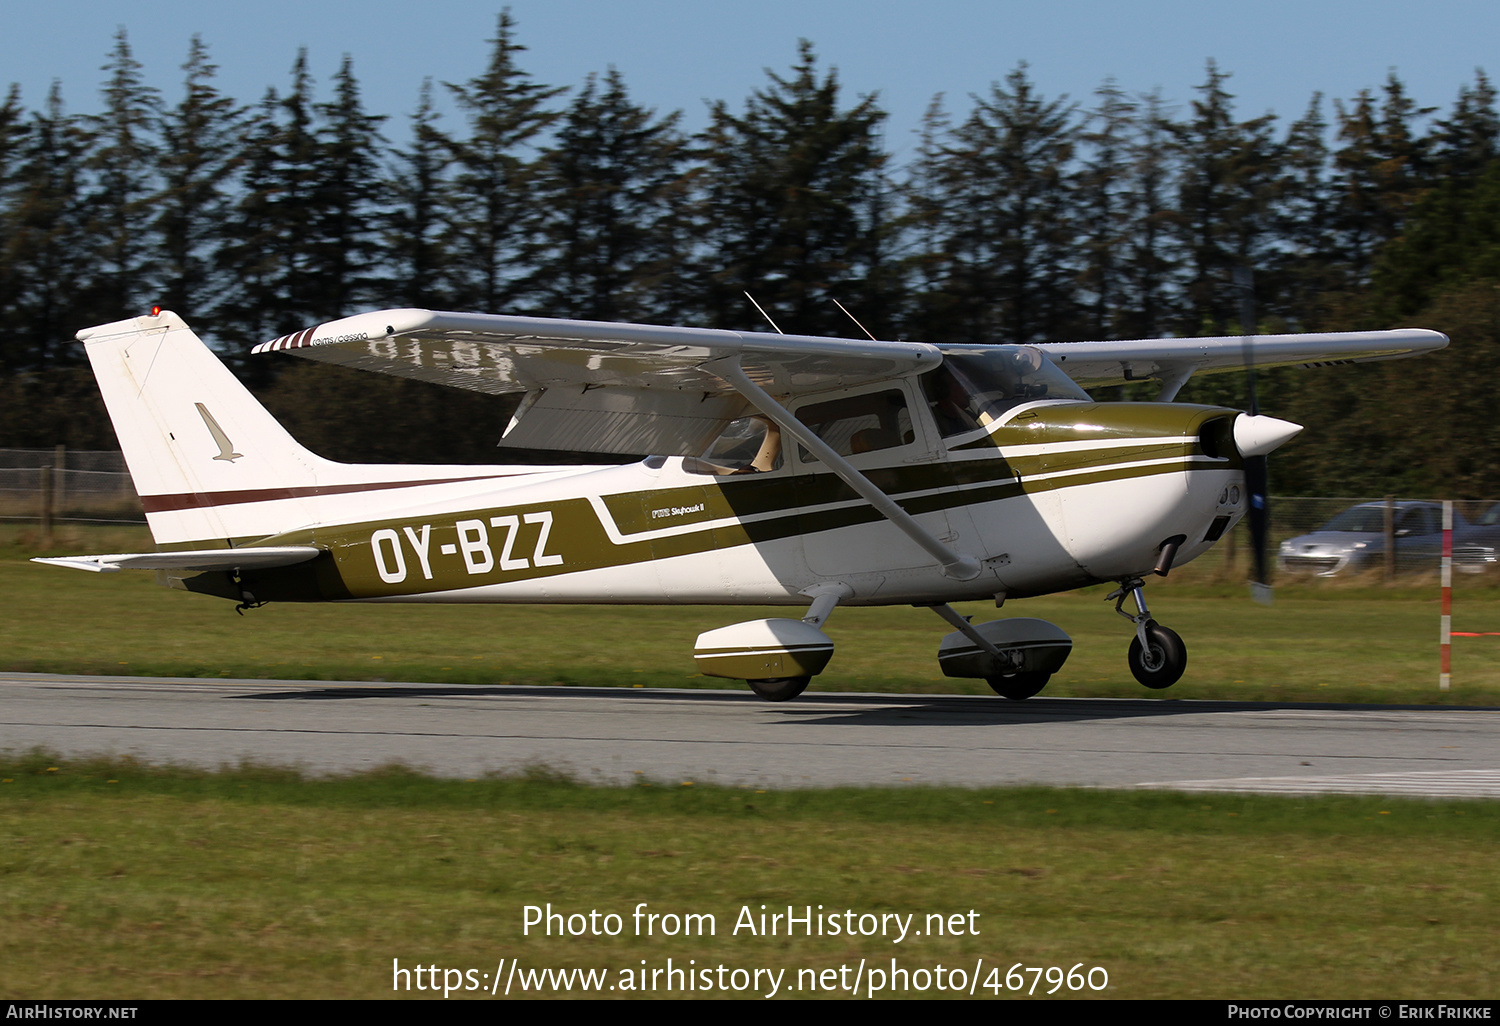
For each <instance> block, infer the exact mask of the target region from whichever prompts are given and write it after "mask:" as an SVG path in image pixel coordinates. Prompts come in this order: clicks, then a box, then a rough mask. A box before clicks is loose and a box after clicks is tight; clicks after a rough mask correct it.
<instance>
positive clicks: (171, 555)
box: [32, 545, 323, 574]
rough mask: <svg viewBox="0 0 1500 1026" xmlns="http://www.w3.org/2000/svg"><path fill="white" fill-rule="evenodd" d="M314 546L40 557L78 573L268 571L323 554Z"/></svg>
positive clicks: (35, 560)
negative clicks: (87, 571)
mask: <svg viewBox="0 0 1500 1026" xmlns="http://www.w3.org/2000/svg"><path fill="white" fill-rule="evenodd" d="M322 551H323V550H322V549H319V548H316V547H315V546H312V545H280V546H266V547H264V548H245V549H198V550H195V551H191V552H117V553H114V554H111V555H107V556H61V557H56V558H46V559H44V558H37V559H33V560H32V562H33V563H51V564H52V565H53V566H67V567H72V568H73V569H75V570H90V571H92V572H94V573H100V574H116V573H119V572H120V571H121V570H193V571H207V570H231V571H233V570H264V569H267V568H269V567H275V566H292V565H294V564H296V563H305V562H307V561H308V560H309V559H313V558H314V557H316V556H317V555H318V553H320V552H322Z"/></svg>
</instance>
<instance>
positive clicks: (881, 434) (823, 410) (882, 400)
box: [797, 388, 915, 463]
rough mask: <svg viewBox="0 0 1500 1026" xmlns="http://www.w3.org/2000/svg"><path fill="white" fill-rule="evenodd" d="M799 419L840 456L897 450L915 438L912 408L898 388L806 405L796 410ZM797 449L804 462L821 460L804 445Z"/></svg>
mask: <svg viewBox="0 0 1500 1026" xmlns="http://www.w3.org/2000/svg"><path fill="white" fill-rule="evenodd" d="M797 419H798V420H800V421H801V422H802V423H803V424H806V425H807V427H808V429H809V430H811V431H812V433H813V434H815V435H817V436H818V437H819V438H821V439H822V440H823V441H824V442H826V443H828V446H829V448H831V449H832V450H833V451H834V452H836V453H838V454H839V455H840V456H858V455H860V454H861V453H866V452H879V451H880V450H882V449H894V448H896V447H898V446H902V445H907V444H909V443H910V442H912V441H913V440H914V438H915V435H914V433H913V430H912V424H911V410H910V409H908V408H907V405H906V396H905V394H904V393H903V392H902V391H901V390H900V389H899V388H892V389H888V390H886V391H884V392H866V393H865V394H863V395H851V396H845V397H844V398H842V399H834V400H832V401H830V402H826V403H814V404H812V405H810V406H804V407H802V408H801V409H799V410H798V411H797ZM797 448H798V450H799V451H800V452H801V454H802V462H803V463H816V462H818V458H817V457H816V456H814V455H813V454H812V453H810V452H808V451H807V450H806V449H805V448H803V447H802V446H800V445H799V446H798V447H797Z"/></svg>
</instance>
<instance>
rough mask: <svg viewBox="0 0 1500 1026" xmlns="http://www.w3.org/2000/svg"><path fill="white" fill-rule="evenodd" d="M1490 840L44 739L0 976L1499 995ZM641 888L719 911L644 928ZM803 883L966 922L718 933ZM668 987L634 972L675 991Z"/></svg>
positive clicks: (913, 792)
mask: <svg viewBox="0 0 1500 1026" xmlns="http://www.w3.org/2000/svg"><path fill="white" fill-rule="evenodd" d="M1497 840H1500V806H1497V805H1496V803H1492V802H1417V801H1399V800H1387V799H1365V798H1337V799H1321V800H1313V799H1289V798H1270V797H1252V796H1214V797H1210V798H1206V797H1203V796H1187V795H1171V794H1160V793H1111V792H1087V791H1060V790H1044V789H1025V790H975V791H965V790H956V789H907V790H904V791H892V790H874V789H871V790H830V791H796V792H771V793H764V792H759V791H750V790H734V789H725V788H710V787H691V788H688V787H683V786H680V785H655V786H652V785H641V786H637V787H633V788H626V789H601V788H590V787H581V786H576V785H572V784H569V783H567V782H566V781H560V780H549V779H545V778H539V779H529V780H476V781H432V780H427V779H423V778H420V777H416V776H414V775H411V774H409V773H404V772H401V771H385V772H382V773H377V774H372V775H368V776H364V777H357V778H346V779H341V780H305V779H302V778H299V777H298V776H297V775H295V774H293V773H290V772H286V771H273V770H255V769H242V770H238V771H230V772H223V773H218V774H208V773H202V772H196V771H185V770H182V771H173V770H160V769H156V770H150V769H146V768H144V767H139V766H135V765H132V764H130V763H121V762H114V763H107V762H95V763H87V762H80V763H66V762H58V761H56V760H52V759H49V758H48V757H46V756H44V755H37V756H32V757H29V758H11V759H8V760H5V761H3V762H0V899H3V900H0V996H4V997H21V998H38V997H75V998H82V997H114V998H123V999H134V998H177V997H194V998H198V997H256V998H258V997H313V998H322V997H339V998H383V997H390V996H393V983H394V982H395V980H396V979H397V978H396V977H395V976H394V974H393V969H394V968H395V967H396V965H395V964H394V963H393V960H396V961H398V962H399V965H400V966H403V967H407V968H409V969H410V968H414V967H416V966H418V965H420V966H423V967H430V966H437V967H438V969H439V971H440V973H439V976H437V977H431V979H434V980H441V979H442V975H441V971H442V970H447V969H452V970H457V971H458V974H457V975H455V976H454V977H450V978H449V980H450V983H452V984H453V985H455V986H458V987H463V986H467V978H466V977H465V976H464V975H463V972H464V971H466V970H471V969H472V970H474V971H475V973H476V975H475V976H474V977H473V978H472V979H473V980H474V981H477V982H480V983H482V986H484V987H488V986H489V985H490V984H489V982H488V978H486V979H485V980H483V981H481V980H480V975H479V974H484V973H488V974H491V975H493V974H494V973H495V969H496V966H497V965H501V966H502V967H504V966H508V965H509V964H510V963H509V960H511V959H517V960H519V962H518V965H519V966H520V967H521V969H522V971H523V975H522V977H521V978H522V979H525V975H524V974H525V973H526V972H530V971H536V970H542V969H552V970H563V969H598V970H603V971H605V975H604V977H603V985H604V986H606V987H607V986H608V985H609V984H615V985H617V986H618V985H619V984H620V982H621V981H622V980H624V979H625V978H626V977H627V976H629V978H630V979H632V980H635V979H638V977H636V976H634V975H632V974H635V973H639V972H640V971H641V970H642V969H645V970H646V971H648V972H650V971H652V970H656V969H663V968H665V967H666V966H667V964H668V963H667V960H668V959H669V958H670V959H672V961H673V964H675V965H676V966H677V967H679V968H681V967H685V966H689V965H690V964H691V965H692V966H697V967H705V966H706V967H713V968H715V969H716V967H718V966H721V965H722V966H724V967H726V972H732V971H733V970H737V969H738V970H745V971H747V972H746V974H744V975H742V976H741V977H739V978H738V982H743V983H745V985H746V986H745V989H744V990H743V991H739V993H742V994H744V995H746V996H763V995H764V994H765V993H767V991H768V985H769V981H768V980H767V979H764V978H763V979H761V980H760V981H759V983H760V985H759V986H758V987H753V986H752V985H751V977H750V976H749V975H748V973H749V972H753V970H755V969H763V970H769V971H772V972H775V971H777V970H783V971H784V975H783V976H782V977H781V987H782V991H781V994H782V996H794V997H808V996H813V995H814V993H819V994H822V995H823V996H835V997H839V996H842V997H848V996H851V995H850V993H849V990H848V989H845V988H848V987H850V986H852V984H853V981H854V979H855V972H856V969H857V967H858V965H859V963H860V962H861V960H864V963H865V967H866V970H868V969H871V968H875V967H881V968H883V969H885V970H887V971H889V970H890V969H891V968H892V966H893V963H892V959H894V960H895V963H894V966H895V967H896V968H902V969H905V970H907V971H908V972H909V973H914V974H917V975H914V976H911V977H907V980H908V981H910V985H909V986H908V987H907V988H906V989H905V993H906V994H907V995H908V996H923V997H935V996H951V995H949V994H948V992H947V990H946V989H938V986H937V984H936V977H935V970H936V968H937V967H938V966H940V965H941V966H943V967H944V968H945V971H946V972H947V973H948V974H950V975H948V976H947V977H946V980H947V985H948V986H951V985H952V984H953V982H954V981H955V979H956V977H954V976H953V975H951V974H952V972H953V970H954V969H960V970H962V972H963V973H964V978H965V980H972V981H973V982H974V983H975V984H976V985H977V986H976V987H975V995H974V996H976V997H986V998H988V997H993V996H1000V997H1008V998H1016V997H1022V996H1026V995H1022V994H1020V993H1016V992H1015V991H1014V990H1007V989H1005V988H1006V974H1007V972H1008V970H1010V969H1011V968H1012V967H1013V966H1016V965H1017V963H1019V964H1020V966H1021V974H1020V976H1019V977H1013V978H1012V986H1014V985H1015V980H1017V979H1020V980H1021V981H1022V984H1023V985H1024V986H1028V987H1029V986H1031V985H1032V984H1033V983H1036V982H1038V981H1039V983H1040V986H1039V988H1038V990H1037V991H1036V993H1035V994H1033V995H1030V996H1032V997H1037V996H1040V995H1042V994H1043V993H1045V992H1046V991H1047V990H1048V989H1050V988H1051V986H1052V985H1051V984H1049V982H1048V980H1047V978H1046V970H1047V969H1049V968H1054V967H1055V968H1056V969H1057V970H1058V972H1057V978H1058V979H1062V977H1063V974H1065V973H1066V972H1067V971H1068V970H1070V969H1072V968H1073V967H1075V966H1079V965H1080V964H1081V970H1080V973H1086V972H1088V970H1090V969H1092V968H1095V967H1098V968H1100V969H1102V970H1103V971H1104V972H1105V973H1107V974H1108V986H1107V988H1105V989H1103V990H1102V991H1099V992H1097V996H1104V997H1111V998H1255V997H1260V998H1272V997H1276V998H1289V997H1297V998H1314V997H1322V998H1380V997H1386V998H1389V997H1408V998H1418V997H1429V998H1436V997H1442V998H1493V997H1494V996H1495V995H1496V984H1495V977H1494V970H1493V965H1494V957H1495V954H1496V949H1497V928H1496V925H1495V924H1496V921H1497V900H1500V877H1497V875H1496V874H1495V873H1494V871H1493V861H1494V850H1495V845H1496V842H1497ZM549 902H550V903H551V904H552V906H553V910H554V911H556V912H559V913H560V914H563V915H568V914H571V913H580V914H583V915H587V914H588V913H590V912H591V911H597V912H598V913H599V914H600V916H601V917H602V916H605V915H607V914H608V913H615V914H617V915H619V916H620V920H619V921H618V923H617V924H616V925H617V928H618V930H619V935H618V936H602V935H600V936H595V935H593V933H592V931H591V930H590V929H588V928H585V927H584V926H583V920H582V919H579V920H575V921H574V925H575V926H576V927H577V928H578V929H580V930H582V931H583V935H581V936H560V935H559V934H560V933H561V932H562V931H563V930H565V929H566V927H565V926H560V927H559V928H558V929H555V930H554V932H553V936H551V937H548V936H545V935H543V934H542V933H541V931H540V928H534V929H533V930H532V931H531V932H530V933H529V934H528V933H526V932H525V927H524V922H525V917H526V906H528V905H533V906H537V907H539V908H541V909H544V910H545V907H546V905H547V903H549ZM640 902H646V903H647V906H646V911H647V912H648V913H649V912H656V913H659V914H662V915H667V914H677V915H679V916H684V915H686V914H689V913H694V914H697V915H700V916H702V915H712V916H713V917H714V929H713V931H712V933H711V934H710V933H709V932H708V931H707V930H706V929H705V930H703V931H702V932H703V935H701V936H699V935H693V936H682V935H680V934H679V935H677V936H664V935H663V934H662V933H661V931H660V929H657V930H655V931H654V932H653V935H652V936H638V935H637V931H636V927H635V925H634V922H633V918H632V915H631V914H632V912H633V911H634V910H635V909H636V907H637V905H638V903H640ZM788 905H790V906H793V908H794V910H795V914H798V915H802V914H804V910H805V909H806V908H807V907H808V906H812V907H813V909H814V911H817V906H819V905H821V906H823V910H822V911H821V912H818V914H819V915H821V916H826V915H828V914H830V913H834V912H836V913H838V914H839V915H840V916H842V915H843V913H844V912H845V911H850V910H852V911H853V912H854V913H855V917H856V918H855V919H854V920H853V921H854V922H856V923H858V922H859V919H858V917H859V916H861V915H865V914H872V915H875V916H880V915H888V914H895V915H898V916H907V915H911V916H913V917H914V919H913V920H910V921H909V924H910V927H911V929H913V930H916V931H924V928H925V927H927V926H928V925H929V920H928V919H927V917H928V916H929V915H933V916H941V917H942V918H943V920H944V923H945V925H946V926H947V927H948V928H949V929H950V930H951V929H952V928H953V927H954V926H955V925H957V926H958V929H957V930H956V931H955V932H953V933H949V932H947V931H945V934H944V935H943V936H935V935H931V934H930V933H927V932H923V935H921V936H917V935H915V934H914V933H909V934H908V935H907V936H906V937H905V939H904V940H900V941H897V940H896V938H897V936H898V934H897V932H896V931H897V929H898V926H897V924H896V923H895V922H890V923H889V931H890V932H889V934H888V935H887V936H880V935H879V934H878V933H876V934H873V935H870V936H863V935H857V936H854V937H849V936H844V935H840V936H829V935H826V933H825V935H824V936H816V935H815V936H806V935H805V931H800V930H799V931H798V932H797V935H795V936H791V937H788V936H786V931H785V930H784V929H781V930H779V931H778V934H777V935H776V936H765V935H762V934H760V933H759V931H758V930H757V932H756V933H753V934H752V933H750V932H749V931H747V930H745V929H743V928H741V929H740V930H739V931H738V932H736V931H735V927H736V925H742V921H741V919H740V917H741V916H742V915H744V914H745V912H744V910H746V909H748V910H749V914H750V915H751V916H752V917H758V916H759V915H760V913H761V906H765V909H766V911H767V912H768V914H769V913H773V912H778V911H784V910H785V909H786V907H787V906H788ZM971 912H972V913H975V914H974V915H973V916H970V915H969V913H971ZM953 916H957V917H958V919H957V920H954V919H953V918H952V917H953ZM844 921H845V922H848V921H849V920H847V919H845V920H844ZM598 922H599V932H600V933H602V932H603V930H604V929H605V928H606V926H607V925H608V921H607V920H603V919H601V920H599V921H598ZM659 922H660V923H661V924H663V925H666V924H667V923H668V922H669V921H668V920H666V919H663V920H660V921H659ZM699 922H703V920H700V921H699ZM756 922H757V923H758V919H757V920H756ZM874 923H875V920H873V919H871V920H865V924H866V925H867V926H868V928H869V929H871V930H874ZM501 959H505V960H507V961H506V962H505V963H501V962H500V961H499V960H501ZM690 960H691V962H690ZM1028 967H1035V968H1036V969H1037V970H1040V972H1038V973H1036V974H1027V973H1026V972H1025V969H1026V968H1028ZM829 970H832V971H833V975H831V976H825V975H823V974H824V973H825V971H829ZM919 970H922V971H925V973H926V974H927V976H926V982H927V988H926V989H925V990H919V988H920V985H921V984H922V982H923V976H922V975H921V974H920V973H918V971H919ZM976 970H977V972H976ZM799 971H800V972H801V973H802V975H801V976H799ZM862 978H863V979H864V981H865V983H864V986H863V987H862V988H861V990H860V996H861V997H863V996H865V995H866V993H867V992H868V991H869V989H870V987H871V985H872V983H873V979H874V978H873V977H871V976H869V975H868V973H866V975H864V976H863V977H862ZM648 979H649V977H648ZM715 979H717V976H715ZM723 979H724V980H725V981H726V985H728V986H730V987H733V986H734V984H735V983H736V979H735V978H734V977H732V976H726V977H724V978H723ZM1093 979H1094V981H1095V982H1096V983H1101V984H1102V981H1103V977H1102V976H1100V975H1097V974H1096V975H1095V976H1094V977H1093ZM666 980H667V977H665V976H658V977H656V986H657V990H656V991H654V992H652V991H650V990H649V989H648V991H647V993H648V994H653V996H658V997H660V996H679V995H672V994H669V993H668V992H667V991H666V990H665V989H663V988H664V987H665V986H666V983H665V982H664V981H666ZM815 982H823V983H827V984H829V985H830V986H831V987H832V989H830V990H820V991H812V990H811V988H813V986H814V984H815ZM887 982H888V981H887ZM799 983H800V985H801V989H800V990H799V989H797V988H798V986H799ZM732 992H733V991H732ZM901 992H902V989H901V988H900V987H897V988H896V990H895V993H898V994H899V993H901ZM997 992H998V993H997ZM521 993H522V992H521V991H520V990H519V989H518V988H513V990H512V994H511V996H512V997H516V996H520V995H521ZM526 993H527V994H529V995H531V996H537V995H539V994H540V995H552V994H556V993H564V994H572V995H573V996H578V995H579V994H580V990H579V984H578V983H577V981H576V980H575V981H574V985H573V989H572V990H564V989H563V988H562V987H560V986H557V985H556V984H555V983H548V982H544V983H543V984H542V985H541V986H540V988H539V989H535V990H530V991H527V992H526ZM605 993H606V996H626V995H624V994H622V993H621V992H620V991H614V992H613V993H612V994H611V993H610V992H608V991H606V992H605ZM715 993H717V991H716V992H715ZM890 993H892V991H890V990H887V991H882V992H880V993H879V994H878V995H877V996H889V994H890ZM964 993H965V994H966V993H967V991H966V990H965V991H964ZM1061 995H1066V996H1071V997H1089V996H1095V995H1096V992H1094V991H1091V990H1089V989H1087V987H1084V986H1081V987H1080V989H1079V990H1078V991H1076V992H1070V991H1068V990H1067V988H1066V985H1064V986H1063V987H1062V989H1061V993H1060V995H1059V996H1061ZM395 996H401V997H414V998H415V997H420V998H427V999H431V998H433V997H434V995H433V994H432V992H431V991H430V990H427V991H424V992H420V993H419V992H418V991H416V989H415V986H414V985H413V989H412V990H411V991H410V992H405V991H403V992H400V993H397V994H396V995H395ZM485 996H488V995H486V994H484V993H482V992H480V991H479V990H478V987H477V986H476V987H474V988H471V989H469V990H457V991H456V992H455V993H454V994H453V995H452V997H453V998H459V997H485ZM698 996H702V995H701V994H699V995H698ZM438 999H440V1000H441V995H438Z"/></svg>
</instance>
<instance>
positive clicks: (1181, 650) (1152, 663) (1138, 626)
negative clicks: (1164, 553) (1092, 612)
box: [1109, 577, 1187, 690]
mask: <svg viewBox="0 0 1500 1026" xmlns="http://www.w3.org/2000/svg"><path fill="white" fill-rule="evenodd" d="M1144 589H1145V582H1143V581H1142V580H1141V579H1140V578H1139V577H1133V578H1131V579H1130V580H1126V581H1121V582H1120V587H1119V589H1118V590H1116V591H1113V592H1111V593H1110V594H1109V598H1112V599H1114V600H1115V612H1117V613H1119V614H1120V615H1121V616H1123V617H1125V619H1127V620H1129V621H1130V622H1131V623H1133V624H1135V638H1134V639H1132V640H1131V642H1130V653H1129V656H1128V661H1129V663H1130V672H1131V674H1132V675H1133V676H1134V677H1135V679H1136V680H1138V681H1140V682H1141V683H1142V684H1144V685H1145V686H1146V687H1148V688H1152V689H1154V690H1160V689H1162V688H1169V687H1171V686H1172V685H1173V684H1176V683H1177V682H1178V681H1179V680H1181V679H1182V673H1183V671H1184V670H1186V669H1187V646H1186V645H1184V644H1183V642H1182V638H1180V637H1179V636H1178V635H1177V632H1176V631H1174V630H1172V629H1171V628H1170V627H1163V626H1161V625H1160V624H1158V623H1157V622H1156V621H1155V620H1153V619H1151V613H1150V611H1149V610H1147V609H1146V594H1145V590H1144ZM1127 597H1130V598H1134V599H1135V608H1136V613H1135V615H1133V616H1132V615H1131V614H1130V613H1127V612H1125V609H1124V605H1125V599H1126V598H1127Z"/></svg>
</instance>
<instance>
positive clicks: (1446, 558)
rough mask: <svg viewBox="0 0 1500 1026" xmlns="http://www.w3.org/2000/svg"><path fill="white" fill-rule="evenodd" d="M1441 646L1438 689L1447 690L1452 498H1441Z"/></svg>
mask: <svg viewBox="0 0 1500 1026" xmlns="http://www.w3.org/2000/svg"><path fill="white" fill-rule="evenodd" d="M1438 642H1439V645H1440V646H1441V648H1442V653H1443V655H1442V660H1441V663H1442V668H1441V669H1440V670H1439V671H1438V690H1439V691H1447V690H1448V684H1449V681H1450V680H1451V679H1452V674H1451V673H1450V668H1451V665H1452V664H1451V662H1450V657H1451V654H1452V652H1451V650H1452V648H1453V500H1452V499H1444V500H1443V615H1442V627H1441V629H1440V631H1439V633H1438Z"/></svg>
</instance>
